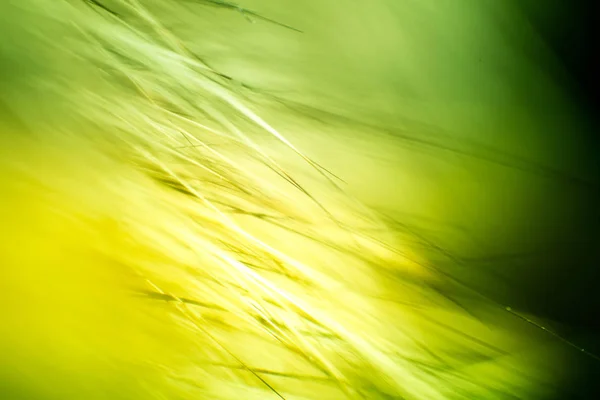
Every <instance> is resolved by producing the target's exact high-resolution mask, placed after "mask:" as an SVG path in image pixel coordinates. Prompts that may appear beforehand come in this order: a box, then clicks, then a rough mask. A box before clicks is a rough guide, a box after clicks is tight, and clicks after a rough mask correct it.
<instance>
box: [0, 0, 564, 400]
mask: <svg viewBox="0 0 600 400" xmlns="http://www.w3.org/2000/svg"><path fill="white" fill-rule="evenodd" d="M287 3H288V4H287V6H288V8H289V9H288V11H287V12H283V11H282V13H281V14H280V15H281V16H283V17H285V16H286V15H287V16H288V17H290V19H292V21H291V22H288V21H285V20H280V19H279V18H276V17H275V16H270V15H268V13H267V12H266V11H268V9H269V7H266V5H265V4H261V2H257V3H256V4H253V5H252V6H253V7H252V8H251V7H250V5H249V6H248V8H245V7H241V6H238V5H235V4H231V3H227V2H222V1H200V0H199V1H191V0H190V1H175V0H160V1H159V0H152V1H151V0H112V1H108V0H107V1H99V0H98V1H96V0H21V1H3V2H2V4H1V5H0V36H1V39H0V72H1V75H0V127H1V129H2V133H1V138H0V140H1V142H2V143H1V146H0V153H1V156H0V175H1V179H2V194H1V195H0V203H1V207H0V210H1V218H2V229H1V230H0V234H1V239H2V240H1V242H0V243H1V245H0V249H1V251H0V260H1V262H2V267H1V272H0V304H2V306H1V310H2V311H1V312H2V317H3V318H2V322H1V323H0V351H1V353H2V361H1V362H0V397H2V398H3V399H11V400H12V399H36V400H46V399H48V400H49V399H86V400H93V399H114V400H116V399H157V400H158V399H169V400H175V399H224V400H233V399H248V400H250V399H258V400H266V399H287V400H292V399H315V400H316V399H332V400H333V399H419V400H420V399H424V400H435V399H508V398H524V399H534V400H537V399H542V398H544V396H546V395H548V393H552V391H553V390H554V388H555V387H556V386H557V385H559V384H560V382H561V380H562V379H563V378H564V377H565V375H564V374H563V373H562V372H563V371H562V369H561V368H559V362H560V357H561V354H562V353H563V352H564V351H565V350H564V347H565V345H564V343H559V341H557V340H555V339H552V338H551V337H548V335H547V334H546V332H543V331H542V330H540V329H539V327H538V326H537V325H539V323H537V322H536V323H534V322H532V321H533V317H532V316H529V317H522V318H515V315H514V313H512V312H507V310H506V309H505V308H504V307H503V306H502V305H501V304H499V303H497V302H494V301H491V300H490V299H489V298H488V297H486V296H485V295H484V294H482V293H481V292H480V291H478V290H474V289H473V288H472V287H471V286H470V285H469V284H467V283H465V282H464V281H463V280H462V279H460V278H459V277H458V275H454V274H453V273H451V272H449V270H447V269H445V267H444V266H445V265H446V264H448V263H449V261H448V260H449V259H450V258H448V257H446V258H444V257H441V256H440V254H443V252H441V250H440V248H439V247H438V246H436V245H435V243H434V242H433V241H430V240H427V239H426V238H425V236H424V235H423V232H424V230H421V231H419V230H417V229H413V228H414V225H415V224H413V222H414V221H416V219H410V216H408V215H405V217H406V218H405V217H403V216H402V215H403V214H402V212H401V210H400V207H396V206H395V205H394V204H395V202H396V200H394V199H391V200H390V199H387V195H386V194H385V192H384V191H381V189H379V188H381V187H396V189H395V190H396V192H395V193H396V194H397V196H398V198H405V199H414V198H415V196H416V195H415V194H414V190H415V189H414V187H411V186H410V185H408V184H407V186H406V187H404V186H403V183H402V182H403V181H402V178H401V174H397V173H396V170H394V169H390V168H388V169H387V170H386V171H387V172H386V173H384V172H381V174H380V173H379V172H375V173H373V175H370V176H372V177H376V179H375V180H373V181H366V180H365V179H364V177H365V176H367V175H368V172H366V171H367V170H368V169H369V168H370V165H371V164H370V163H371V162H373V163H376V159H377V155H378V154H380V155H381V154H383V153H386V154H390V152H393V151H394V150H390V149H392V148H396V149H400V148H402V149H409V150H410V151H409V152H407V154H410V153H411V152H412V151H419V152H422V153H431V152H433V153H436V152H443V150H442V149H441V147H442V146H441V145H440V144H443V145H444V146H446V145H447V146H449V148H451V149H452V152H453V153H452V154H454V156H452V157H459V156H461V157H462V156H465V155H467V156H468V154H467V153H468V151H467V150H466V149H472V148H473V147H472V146H471V145H470V144H469V143H472V142H471V141H470V140H471V139H469V138H462V139H461V140H455V139H456V138H453V137H452V135H445V134H444V133H443V132H441V131H438V130H436V129H435V126H436V125H437V124H438V123H442V122H444V121H446V122H447V121H448V120H447V116H448V115H449V113H450V111H449V110H448V109H447V110H445V111H443V112H440V113H439V114H431V113H430V110H431V109H433V110H435V108H436V104H435V103H434V102H429V103H427V105H424V104H420V103H419V102H418V101H415V102H414V103H411V104H412V107H413V108H412V109H411V105H410V104H408V103H406V104H405V105H406V107H405V108H404V111H403V113H396V112H391V113H388V114H386V115H387V117H384V118H382V117H380V115H383V114H374V113H373V112H371V111H372V110H376V109H379V110H380V111H382V112H383V111H385V110H384V109H385V108H386V105H385V104H386V101H385V100H386V97H385V96H386V94H385V93H383V92H381V93H383V94H381V97H380V98H378V99H376V100H373V99H368V98H366V97H364V96H362V95H360V93H361V91H360V89H361V88H365V87H368V86H369V85H372V81H365V80H363V81H359V79H355V80H356V81H355V82H354V84H355V85H354V84H353V85H344V82H342V81H343V79H342V78H340V79H341V80H338V81H336V78H335V74H334V73H331V75H327V72H324V74H325V77H324V78H323V79H322V80H321V81H320V82H321V83H323V85H322V86H321V87H317V86H316V85H312V86H311V85H309V81H310V80H311V79H312V77H311V72H310V71H311V68H312V67H311V66H314V68H316V69H317V70H318V68H321V67H322V66H323V63H320V62H319V60H318V59H319V58H320V57H325V58H327V56H326V54H325V53H323V52H322V51H321V50H322V49H318V45H317V44H315V40H316V39H315V34H314V32H315V31H316V32H323V29H326V28H327V27H323V26H321V27H318V26H317V25H318V22H319V21H321V22H322V21H329V22H331V23H332V24H334V23H335V21H336V18H338V17H339V18H344V15H345V14H344V13H347V14H348V18H351V17H350V16H349V15H350V14H352V11H350V10H345V9H339V7H338V6H335V5H333V4H325V3H327V2H325V3H324V4H323V5H319V4H318V2H306V4H303V5H298V4H296V5H294V2H287ZM348 3H353V2H348ZM260 6H265V8H266V9H267V10H266V11H265V14H264V15H263V13H262V12H259V10H260ZM347 6H348V7H352V6H353V5H352V4H348V5H347ZM380 6H381V7H384V6H383V5H380ZM464 6H465V5H462V6H461V7H464ZM386 7H387V6H386ZM403 7H405V10H404V11H406V12H407V13H408V15H413V16H414V15H422V14H423V13H424V12H425V11H427V12H430V11H431V13H432V14H435V12H436V11H435V10H433V11H432V10H429V8H428V7H429V6H427V5H422V6H418V5H412V4H405V5H403ZM270 8H271V9H273V8H274V6H273V5H271V6H270ZM275 8H277V7H275ZM434 8H435V7H434ZM279 9H280V10H281V9H284V11H285V10H286V9H285V7H283V6H279ZM251 10H252V11H251ZM255 10H256V11H255ZM299 10H300V11H302V12H303V13H302V15H303V16H304V19H298V20H297V21H300V22H302V21H303V22H304V24H303V25H304V26H297V25H296V24H294V23H293V18H291V16H293V14H294V13H297V12H298V13H299V12H300V11H299ZM392 11H393V10H392ZM392 11H390V14H385V13H379V14H377V13H378V12H376V11H373V13H372V14H371V15H364V18H365V21H367V22H366V23H371V22H368V21H369V18H372V17H374V15H376V14H377V15H378V16H385V15H387V17H386V18H388V19H389V20H386V21H384V22H385V23H388V24H393V21H392V20H393V17H392V15H395V14H394V13H392ZM396 11H397V10H395V11H394V12H396ZM419 13H421V14H419ZM313 14H314V15H318V16H319V18H317V19H316V22H314V23H313V24H311V23H310V21H311V19H312V15H313ZM352 15H354V14H352ZM415 18H416V17H415ZM283 19H285V18H283ZM301 25H302V24H301ZM375 25H376V24H372V25H371V26H375ZM400 25H401V24H400ZM349 26H352V25H351V24H350V25H349ZM332 29H333V28H332ZM346 29H350V28H348V26H347V27H346ZM244 32H250V34H249V36H246V39H245V40H242V39H244V37H245V36H244ZM252 32H253V33H252ZM311 32H313V36H311ZM344 32H346V34H347V33H348V31H343V30H342V31H341V32H339V35H342V36H340V37H343V35H344V34H345V33H344ZM317 37H318V36H317ZM336 37H337V36H336ZM261 38H262V39H265V38H270V39H271V42H269V43H270V45H269V46H264V47H265V48H264V49H261V47H260V40H261ZM339 40H340V43H341V44H340V46H342V47H343V46H348V43H347V42H343V39H341V38H340V39H339ZM356 40H357V42H356V43H355V45H356V49H357V50H356V52H355V53H354V58H353V59H352V60H353V61H352V62H354V61H356V60H357V59H362V60H363V61H364V65H363V64H361V66H360V68H363V70H362V71H363V72H365V73H366V72H367V71H369V69H370V68H373V71H375V70H376V68H375V67H372V66H369V65H370V64H368V63H369V57H372V53H369V51H368V49H369V46H370V44H369V43H367V42H366V41H364V40H363V41H361V40H359V39H356ZM406 40H408V39H406ZM238 41H239V42H238ZM249 43H254V47H253V48H252V45H251V44H249ZM294 46H295V47H294ZM350 46H352V45H350ZM267 48H270V50H268V49H267ZM307 49H308V50H307ZM311 49H312V50H314V51H312V52H311ZM315 49H316V50H315ZM413 51H414V52H415V54H417V53H418V49H413ZM361 52H362V53H364V54H361ZM294 54H300V55H302V56H301V57H304V58H301V59H303V60H304V62H306V64H307V66H305V67H301V66H300V65H296V64H295V62H298V60H297V59H294V56H293V55H294ZM363 56H364V57H363ZM277 57H278V58H277ZM311 57H314V59H313V58H311ZM275 58H277V59H275ZM345 62H346V61H345V60H343V59H340V60H338V63H339V64H340V65H336V68H338V67H340V66H341V65H343V64H344V63H345ZM383 64H385V63H384V62H381V63H380V65H383ZM217 65H218V66H217ZM352 65H354V67H355V68H359V67H357V65H358V63H354V64H352ZM253 67H255V68H254V69H253ZM404 67H405V68H404V69H403V71H404V73H405V74H406V75H407V76H409V75H410V76H413V75H411V74H414V70H411V68H410V65H409V64H408V63H406V64H404ZM349 68H351V67H349ZM321 71H324V70H323V69H321ZM340 71H343V70H340ZM377 71H379V73H382V72H381V70H377ZM330 72H331V71H330ZM355 72H356V70H355ZM238 73H239V74H238ZM236 74H238V75H237V77H234V76H236ZM244 74H245V77H244ZM342 75H344V73H343V72H340V76H342ZM344 76H345V75H344ZM355 76H356V75H355ZM365 76H366V74H365ZM329 78H331V82H333V81H335V82H337V83H331V84H330V85H329V86H328V85H327V81H328V80H329ZM386 80H387V77H386ZM257 82H258V84H256V83H257ZM413 83H414V85H415V86H417V87H420V88H421V89H423V92H427V91H428V90H429V91H430V90H431V86H429V85H428V84H427V83H426V82H425V80H421V81H413ZM337 84H339V85H337ZM336 85H337V86H336ZM308 86H310V90H309V89H307V90H304V88H306V87H308ZM340 87H346V88H349V89H348V90H347V92H339V91H338V92H336V91H335V88H340ZM381 87H383V86H381ZM278 88H283V89H282V90H281V91H278ZM396 88H397V87H396ZM313 89H314V90H313ZM353 90H356V92H353ZM403 90H404V92H403V93H409V92H411V91H412V90H414V88H413V89H411V88H409V87H405V88H404V89H403ZM436 96H438V95H436ZM438 97H439V98H440V99H441V98H442V97H443V95H442V94H440V95H439V96H438ZM369 107H370V108H369ZM430 107H431V108H430ZM444 113H446V114H444ZM400 115H402V118H401V117H400ZM405 116H409V117H408V118H405ZM417 116H419V117H417ZM445 118H446V119H445ZM417 120H422V121H423V120H425V121H428V124H424V123H420V124H419V123H417V122H416V121H417ZM392 126H394V127H398V126H400V127H403V129H404V132H405V134H404V136H402V135H400V136H394V137H390V135H389V130H390V129H388V128H391V127H392ZM353 135H354V136H353ZM350 137H355V138H358V139H356V140H355V139H349V138H350ZM463 139H464V140H463ZM390 146H391V147H390ZM394 146H396V147H394ZM415 149H416V150H415ZM477 149H478V150H477V151H478V152H479V153H478V154H479V155H481V154H483V158H485V157H488V158H489V157H492V158H493V157H496V158H495V159H493V160H492V164H494V163H495V165H500V164H503V163H506V162H507V160H508V162H511V160H512V162H513V164H518V163H519V162H520V161H519V160H520V159H519V158H513V159H509V158H508V156H506V155H504V156H498V154H499V153H494V152H489V151H488V152H487V153H486V150H485V148H484V147H482V146H480V147H478V148H477ZM398 151H399V150H398ZM340 154H346V155H345V156H342V155H340ZM457 154H458V155H457ZM461 154H462V155H461ZM336 157H337V158H336ZM407 157H410V155H408V156H407ZM480 158H481V157H480ZM342 159H343V161H336V160H342ZM475 159H476V161H473V162H474V163H477V162H481V161H477V157H475ZM488 161H489V160H488ZM378 165H379V164H378ZM381 165H384V163H382V164H381ZM518 165H521V164H518ZM532 165H533V164H532ZM528 166H529V167H531V165H529V164H528ZM381 168H382V171H383V170H384V169H385V168H384V167H381ZM443 168H444V166H443V165H441V166H440V169H443ZM532 168H533V167H531V168H530V169H532ZM541 173H542V174H548V173H549V172H548V171H545V170H544V171H542V172H541ZM394 177H397V178H394ZM396 179H397V180H396ZM356 181H361V182H363V185H362V186H361V187H360V188H358V189H356V187H355V186H352V185H353V184H352V183H351V182H356ZM353 187H354V188H355V189H356V190H353ZM368 194H371V197H369V196H368ZM370 200H375V201H374V203H377V204H379V206H381V207H379V206H376V205H374V203H373V202H370ZM378 200H381V201H378ZM407 201H408V200H407ZM435 204H438V205H435ZM384 206H385V207H384ZM428 207H432V208H433V209H437V210H441V209H440V208H439V203H435V202H434V203H431V204H430V205H429V206H428ZM436 207H437V208H436ZM404 218H405V219H404ZM420 221H421V222H420V223H422V225H421V227H423V226H425V225H426V222H423V221H424V220H420ZM423 224H424V225H423ZM416 225H419V223H417V224H416ZM437 233H439V234H442V235H446V236H448V235H454V236H452V237H453V238H454V237H458V235H459V234H460V228H457V227H451V226H446V227H443V228H440V227H438V230H437ZM436 255H437V258H436ZM442 258H444V260H445V261H443V260H442ZM444 263H446V264H444ZM448 265H449V264H448ZM519 315H520V314H519ZM524 318H525V319H524ZM526 321H529V323H527V322H526Z"/></svg>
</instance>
